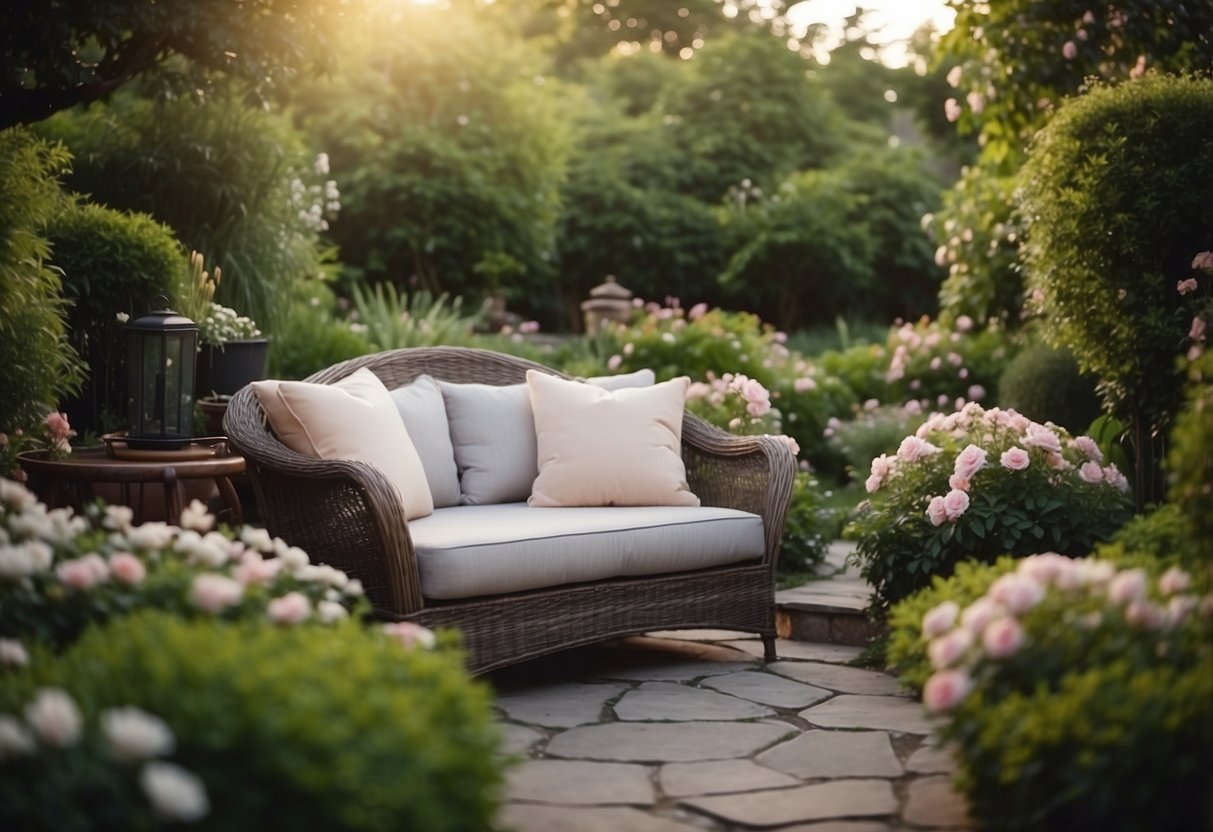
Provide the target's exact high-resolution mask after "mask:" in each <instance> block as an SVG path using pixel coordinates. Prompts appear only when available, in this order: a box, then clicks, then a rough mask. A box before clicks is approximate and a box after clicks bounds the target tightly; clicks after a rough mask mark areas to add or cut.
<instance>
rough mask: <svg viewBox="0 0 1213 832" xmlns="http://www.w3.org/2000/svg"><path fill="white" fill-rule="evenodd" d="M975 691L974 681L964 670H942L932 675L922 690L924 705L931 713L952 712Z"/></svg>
mask: <svg viewBox="0 0 1213 832" xmlns="http://www.w3.org/2000/svg"><path fill="white" fill-rule="evenodd" d="M972 690H973V679H972V678H971V677H970V676H969V674H968V673H965V672H964V671H963V670H941V671H939V672H938V673H935V674H932V676H931V678H930V679H927V683H926V685H925V686H923V689H922V703H923V704H924V705H925V706H926V708H927V710H928V711H930V712H931V713H935V714H937V713H941V712H943V711H950V710H951V709H952V708H955V707H956V706H957V705H959V704H960V703H961V701H962V700H963V699H964V698H965V697H966V696H968V695H969V692H970V691H972Z"/></svg>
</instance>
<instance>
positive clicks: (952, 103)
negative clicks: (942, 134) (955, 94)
mask: <svg viewBox="0 0 1213 832" xmlns="http://www.w3.org/2000/svg"><path fill="white" fill-rule="evenodd" d="M960 113H961V108H960V102H959V101H957V100H956V99H955V98H949V99H948V100H947V101H945V102H943V114H944V118H946V119H947V120H948V121H956V120H957V119H959V118H960Z"/></svg>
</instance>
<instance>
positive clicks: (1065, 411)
mask: <svg viewBox="0 0 1213 832" xmlns="http://www.w3.org/2000/svg"><path fill="white" fill-rule="evenodd" d="M998 402H999V404H1000V405H1001V406H1002V407H1004V408H1010V409H1012V410H1018V411H1019V412H1020V413H1022V414H1024V415H1025V416H1027V417H1028V418H1029V419H1032V420H1034V421H1037V422H1054V423H1056V424H1058V425H1061V426H1062V427H1063V428H1065V429H1066V430H1068V431H1070V432H1072V433H1079V432H1082V431H1085V430H1086V429H1087V427H1088V426H1090V424H1091V423H1092V422H1093V421H1095V419H1096V417H1098V416H1099V398H1098V397H1097V396H1096V395H1095V380H1094V379H1093V378H1091V377H1090V376H1087V375H1083V374H1082V372H1081V371H1080V370H1079V369H1078V362H1077V361H1075V360H1074V355H1073V354H1072V353H1071V352H1070V351H1069V350H1068V349H1055V348H1053V347H1050V346H1049V345H1047V344H1033V345H1031V346H1029V347H1026V348H1024V350H1023V351H1022V352H1020V353H1019V354H1018V355H1016V356H1015V357H1014V358H1012V359H1011V360H1010V361H1009V362H1008V363H1007V366H1006V369H1004V370H1003V372H1002V377H1001V378H999V380H998Z"/></svg>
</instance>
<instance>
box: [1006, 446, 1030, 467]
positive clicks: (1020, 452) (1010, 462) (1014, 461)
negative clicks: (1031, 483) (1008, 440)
mask: <svg viewBox="0 0 1213 832" xmlns="http://www.w3.org/2000/svg"><path fill="white" fill-rule="evenodd" d="M998 461H999V462H1001V463H1002V467H1003V468H1007V469H1009V470H1011V471H1022V470H1024V469H1025V468H1027V467H1028V465H1030V464H1031V462H1032V459H1031V457H1029V456H1028V452H1027V451H1025V450H1024V449H1023V448H1019V447H1013V448H1008V449H1007V450H1005V451H1003V452H1002V456H1000V457H999V458H998Z"/></svg>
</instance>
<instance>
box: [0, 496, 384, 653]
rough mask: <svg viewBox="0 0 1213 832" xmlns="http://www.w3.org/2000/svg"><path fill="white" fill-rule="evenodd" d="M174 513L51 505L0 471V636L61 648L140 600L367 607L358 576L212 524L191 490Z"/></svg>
mask: <svg viewBox="0 0 1213 832" xmlns="http://www.w3.org/2000/svg"><path fill="white" fill-rule="evenodd" d="M181 523H182V524H181V525H180V526H176V525H170V524H166V523H144V524H142V525H140V526H134V525H132V523H131V512H130V510H129V509H128V508H125V507H121V506H107V507H100V506H93V507H90V509H89V510H88V511H86V512H84V513H83V514H76V513H75V512H73V511H72V510H71V509H48V508H47V507H46V506H45V505H43V504H42V503H40V502H38V500H37V499H36V498H35V497H34V495H33V494H32V493H30V492H29V491H28V490H26V488H25V487H24V486H23V485H21V484H20V483H17V482H14V481H12V480H5V479H0V640H5V643H10V642H11V643H14V644H18V645H21V644H23V643H24V644H31V643H33V642H44V643H49V644H51V645H54V646H57V647H60V648H61V647H63V646H66V645H67V644H69V643H71V642H72V641H73V640H74V639H75V638H76V637H77V636H78V634H79V633H80V632H81V631H82V630H83V629H84V628H85V627H86V626H87V625H88V624H90V623H94V622H95V623H101V622H104V621H106V620H108V619H110V618H112V617H114V616H116V615H123V614H126V613H127V612H130V611H134V610H136V609H140V608H146V607H154V608H159V609H168V610H171V611H174V612H177V613H180V614H181V615H184V616H188V617H192V616H220V617H223V618H226V619H236V618H255V619H264V620H268V621H270V622H272V623H274V624H278V625H282V626H294V625H298V624H301V623H303V622H305V621H313V620H314V621H316V622H318V623H320V624H322V625H324V624H329V625H331V624H335V623H337V622H340V621H343V620H345V619H346V618H348V617H349V616H350V614H351V613H355V612H358V611H361V610H362V609H364V606H365V603H366V602H365V599H364V598H363V597H362V596H363V592H362V587H361V585H360V584H359V583H358V582H357V581H352V580H350V578H349V576H348V575H346V574H345V573H344V572H341V571H339V570H336V569H333V568H332V567H329V566H324V565H320V564H313V563H311V561H310V559H309V558H308V556H307V554H306V553H305V552H303V551H302V550H300V549H298V548H295V547H292V546H288V545H287V544H286V543H285V542H283V541H282V540H280V539H277V538H271V537H270V535H269V534H268V533H266V531H265V530H264V529H257V528H253V527H244V528H243V529H238V530H216V529H215V525H216V524H215V518H214V517H212V516H211V515H210V514H208V513H207V511H206V509H205V507H204V506H202V505H201V504H200V503H198V502H196V501H195V503H194V504H193V505H191V506H189V507H188V508H187V509H186V510H185V512H183V514H182V518H181ZM320 604H324V605H325V606H324V607H323V614H321V613H320V612H319V611H320V609H321V608H320V607H319V606H318V605H320ZM338 609H340V611H341V612H338V611H337V610H338Z"/></svg>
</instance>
